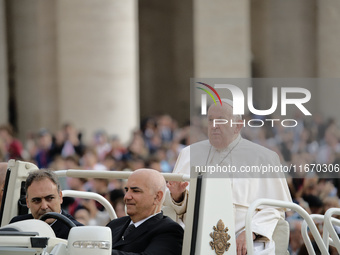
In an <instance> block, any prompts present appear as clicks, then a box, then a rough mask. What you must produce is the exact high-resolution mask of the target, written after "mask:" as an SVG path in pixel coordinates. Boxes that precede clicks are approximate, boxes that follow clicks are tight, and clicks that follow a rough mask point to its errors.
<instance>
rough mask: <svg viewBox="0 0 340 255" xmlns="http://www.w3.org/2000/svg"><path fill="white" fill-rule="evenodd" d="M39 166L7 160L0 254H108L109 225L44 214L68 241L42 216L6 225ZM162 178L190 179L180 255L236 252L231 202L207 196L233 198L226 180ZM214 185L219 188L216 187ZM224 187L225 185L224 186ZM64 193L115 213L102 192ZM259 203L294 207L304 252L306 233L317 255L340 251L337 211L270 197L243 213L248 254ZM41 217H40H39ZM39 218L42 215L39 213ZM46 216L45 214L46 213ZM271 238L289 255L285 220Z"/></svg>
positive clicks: (19, 209) (110, 174)
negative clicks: (319, 224) (314, 211)
mask: <svg viewBox="0 0 340 255" xmlns="http://www.w3.org/2000/svg"><path fill="white" fill-rule="evenodd" d="M36 169H38V168H37V167H36V166H35V165H34V164H32V163H28V162H22V161H15V160H10V161H9V162H8V170H7V175H6V180H5V188H4V195H3V201H2V207H1V211H0V223H1V228H0V255H39V254H41V255H48V254H49V255H52V254H53V255H65V254H66V255H90V254H91V255H92V254H96V255H109V254H111V247H112V244H111V230H110V229H109V228H108V227H100V226H82V227H75V226H74V225H73V223H72V222H70V221H69V220H68V219H67V218H65V217H63V216H62V215H61V214H57V213H49V215H48V217H55V218H57V219H58V220H61V221H63V222H64V223H65V224H66V225H67V226H69V227H70V228H71V230H70V233H69V238H68V240H64V239H60V238H56V236H55V234H54V232H53V230H52V228H51V227H50V226H49V225H48V224H47V223H45V222H44V221H42V220H34V219H33V220H25V221H21V222H16V223H12V224H8V223H9V221H10V220H11V218H13V217H14V216H16V215H18V214H24V213H27V208H26V207H25V204H24V203H23V201H24V200H25V194H24V191H23V190H24V189H23V187H24V186H23V184H24V182H25V180H26V177H27V175H28V173H29V172H30V171H32V170H36ZM56 173H57V175H58V176H59V177H65V176H68V177H84V178H94V177H97V178H108V179H127V178H128V177H129V175H130V172H114V171H88V170H61V171H56ZM164 177H165V179H166V180H173V181H190V196H189V201H188V208H187V218H186V226H185V231H184V242H183V250H182V254H183V255H189V254H190V255H197V254H202V255H203V254H204V255H214V254H218V255H222V254H232V255H236V249H235V247H236V245H235V234H234V216H233V207H232V203H231V202H230V203H229V204H228V203H227V204H226V203H219V202H218V201H219V198H217V197H215V196H214V195H213V194H212V191H213V190H214V189H215V190H216V189H218V190H221V192H220V195H221V196H223V197H225V198H227V199H225V200H227V201H232V199H231V192H230V191H231V188H230V182H229V180H228V179H222V178H220V179H217V178H204V177H203V176H198V177H197V178H189V176H186V175H182V174H164ZM219 187H223V188H220V189H219ZM226 187H229V189H228V188H226ZM63 196H64V197H66V196H71V197H81V198H88V199H94V200H97V201H98V202H100V203H101V204H102V205H103V206H104V207H105V209H106V210H107V212H108V213H109V215H110V217H111V219H115V218H116V214H115V212H114V210H113V208H112V206H111V204H110V203H109V202H108V201H107V200H106V199H105V198H104V197H102V196H100V195H98V194H96V193H92V192H79V191H72V190H64V191H63ZM260 205H269V206H275V207H283V208H289V209H291V210H294V211H296V212H297V213H299V214H300V216H302V217H303V218H304V219H305V221H304V224H303V226H302V236H303V238H304V242H305V244H306V247H307V250H308V253H309V254H315V252H314V250H313V247H312V244H311V240H310V238H309V235H308V233H307V230H308V228H309V231H310V232H311V234H312V235H313V237H314V239H315V241H316V243H317V245H318V247H319V249H320V251H321V253H322V254H329V253H328V246H329V245H332V246H334V247H336V249H337V251H338V253H340V240H339V238H338V236H337V234H336V232H335V230H334V227H333V225H337V226H340V220H337V219H335V218H334V217H332V216H333V215H340V210H339V209H335V208H331V209H329V210H328V211H327V213H326V214H325V216H321V215H308V213H307V212H306V211H305V210H304V209H302V208H301V207H300V206H298V205H297V204H294V203H289V202H282V201H277V200H270V199H258V200H256V201H254V202H253V203H252V204H251V205H250V207H249V209H248V213H247V220H246V237H247V250H248V254H249V255H252V254H253V252H252V250H253V249H252V247H253V242H252V241H250V240H252V231H251V229H250V226H251V217H252V215H253V213H254V212H255V210H256V208H258V207H259V206H260ZM163 212H164V214H166V215H168V216H170V217H172V218H176V214H175V212H174V211H173V210H172V208H169V207H164V208H163ZM44 216H45V215H44ZM44 216H43V217H44ZM45 217H46V216H45ZM313 220H319V221H320V220H321V221H324V231H323V237H321V235H320V234H319V232H318V230H317V228H316V225H315V223H314V221H313ZM273 239H274V241H275V243H276V246H275V247H276V250H275V254H285V255H286V254H289V253H288V251H287V248H288V240H289V227H288V223H287V222H286V221H284V220H282V221H279V223H278V225H277V227H276V229H275V232H274V236H273Z"/></svg>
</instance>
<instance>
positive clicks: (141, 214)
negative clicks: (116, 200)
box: [124, 174, 157, 222]
mask: <svg viewBox="0 0 340 255" xmlns="http://www.w3.org/2000/svg"><path fill="white" fill-rule="evenodd" d="M147 180H148V178H147V176H145V175H144V174H137V175H131V176H130V177H129V179H128V181H127V183H126V187H125V191H126V194H125V196H124V201H125V204H126V211H127V214H128V215H129V216H130V217H131V219H132V221H133V222H138V221H140V220H142V219H145V218H147V217H149V216H151V215H153V214H154V212H155V209H156V206H157V204H156V193H155V191H154V190H152V189H150V187H149V186H148V185H147V184H146V182H147Z"/></svg>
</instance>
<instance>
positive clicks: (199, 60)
mask: <svg viewBox="0 0 340 255" xmlns="http://www.w3.org/2000/svg"><path fill="white" fill-rule="evenodd" d="M193 7H194V8H193V12H194V68H195V69H194V74H195V77H199V78H226V77H231V78H248V77H250V50H249V49H250V34H249V33H250V27H249V26H250V24H249V0H229V1H225V0H217V1H214V2H213V3H212V2H211V1H209V0H194V6H193Z"/></svg>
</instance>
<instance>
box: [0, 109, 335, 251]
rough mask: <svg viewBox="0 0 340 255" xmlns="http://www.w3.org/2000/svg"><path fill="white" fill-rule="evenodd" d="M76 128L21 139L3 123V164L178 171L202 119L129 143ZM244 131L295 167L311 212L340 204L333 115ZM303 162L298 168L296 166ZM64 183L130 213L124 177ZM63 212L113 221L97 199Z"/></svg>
mask: <svg viewBox="0 0 340 255" xmlns="http://www.w3.org/2000/svg"><path fill="white" fill-rule="evenodd" d="M247 118H252V116H245V120H247ZM297 118H298V117H297ZM77 128H78V127H75V126H74V125H72V124H69V123H67V124H65V125H63V127H61V128H60V130H58V131H56V132H54V133H51V132H50V131H49V130H46V129H44V128H42V129H40V130H37V131H36V132H33V133H31V134H28V135H27V138H26V139H25V140H24V141H19V140H18V139H17V138H15V134H14V132H13V129H12V128H11V126H10V125H8V124H4V125H1V126H0V162H6V161H8V160H9V159H11V158H14V159H22V160H25V161H31V162H33V163H35V164H36V165H37V166H38V167H39V168H49V169H53V170H60V169H88V170H108V171H125V170H132V171H134V170H136V169H140V168H152V169H156V170H158V171H160V172H172V170H173V168H174V165H175V163H176V160H177V158H178V155H179V153H180V151H181V150H182V149H183V148H184V147H186V146H187V145H189V144H191V143H192V142H194V141H193V140H194V139H195V137H197V136H196V135H195V136H192V131H194V132H196V130H195V129H197V126H196V124H195V123H191V124H189V123H188V125H185V126H183V127H179V125H178V123H177V122H176V120H174V119H173V118H172V117H171V116H169V115H161V116H156V117H150V118H147V119H146V120H144V121H142V123H141V126H140V129H138V130H135V131H134V132H133V134H132V136H131V140H130V141H129V143H128V144H127V145H125V144H122V143H121V141H120V139H119V137H117V136H115V135H114V134H110V131H109V130H98V131H97V132H95V133H94V134H93V137H92V141H91V142H90V143H84V141H83V138H82V133H81V130H78V129H77ZM190 128H191V131H190ZM200 129H201V130H204V129H205V127H200ZM190 133H191V135H190ZM203 136H204V135H203ZM242 136H243V137H244V138H246V139H248V140H251V141H253V142H255V143H257V144H260V145H262V146H264V147H267V148H269V149H271V150H273V151H275V152H276V153H277V154H278V155H279V157H280V160H281V163H282V165H284V166H287V167H289V168H290V169H291V171H290V174H289V173H287V176H286V177H287V182H288V185H289V189H290V193H291V196H292V199H293V201H294V202H296V203H298V204H299V205H301V206H302V207H304V208H305V209H306V210H307V211H308V212H309V213H321V214H322V213H324V212H325V211H326V210H327V209H328V208H330V207H339V193H340V181H339V179H338V178H339V176H340V175H339V173H337V171H335V170H334V169H338V168H339V164H340V133H339V127H338V126H337V123H336V121H335V120H334V119H323V116H321V115H313V117H312V118H310V119H298V125H297V126H296V127H294V128H287V127H282V125H280V123H279V122H278V123H275V125H274V127H271V126H270V125H269V124H268V125H264V126H263V127H259V128H249V127H244V128H243V129H242ZM312 166H314V167H315V166H320V167H321V168H320V169H326V170H327V169H332V173H331V174H329V172H327V171H316V170H317V169H316V168H315V170H313V171H312V169H311V167H312ZM297 167H298V170H299V171H294V168H295V170H296V168H297ZM325 167H326V168H325ZM300 169H302V171H300ZM62 186H63V187H62V188H63V189H65V188H68V189H75V190H87V191H94V192H97V193H99V194H102V195H104V196H106V197H107V198H108V200H109V201H111V203H112V204H113V206H114V208H115V210H116V212H117V215H118V216H119V217H122V216H125V211H124V201H123V196H124V190H123V188H124V184H123V183H122V182H121V181H119V180H114V181H107V180H102V179H93V180H87V179H81V178H67V179H66V180H64V182H63V183H62ZM63 209H64V210H66V211H68V212H69V213H70V214H71V215H73V216H74V217H75V218H76V219H77V220H78V221H79V222H81V223H82V224H84V225H91V224H99V225H106V224H107V223H108V221H109V219H108V215H106V214H105V211H103V208H101V206H100V205H98V204H96V203H95V202H93V201H87V200H75V201H74V200H66V199H64V203H63ZM287 220H288V221H289V223H290V225H291V240H290V247H289V249H290V252H291V254H298V252H299V250H300V248H301V246H303V244H302V238H300V236H299V238H297V237H296V236H297V235H300V231H299V229H300V228H301V223H302V219H301V217H299V215H297V214H296V213H294V212H287ZM320 231H322V230H320Z"/></svg>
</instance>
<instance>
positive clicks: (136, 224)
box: [129, 212, 161, 228]
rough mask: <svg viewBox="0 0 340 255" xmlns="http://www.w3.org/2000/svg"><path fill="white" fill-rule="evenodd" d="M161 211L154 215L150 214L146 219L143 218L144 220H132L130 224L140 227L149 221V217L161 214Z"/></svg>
mask: <svg viewBox="0 0 340 255" xmlns="http://www.w3.org/2000/svg"><path fill="white" fill-rule="evenodd" d="M159 213H161V212H158V213H155V214H153V215H150V216H149V217H147V218H145V219H142V220H140V221H137V222H132V221H130V224H129V226H130V225H131V224H134V225H135V227H136V228H137V227H139V226H140V225H142V224H143V223H144V222H145V221H147V220H148V219H150V218H152V217H154V216H156V215H157V214H159Z"/></svg>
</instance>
